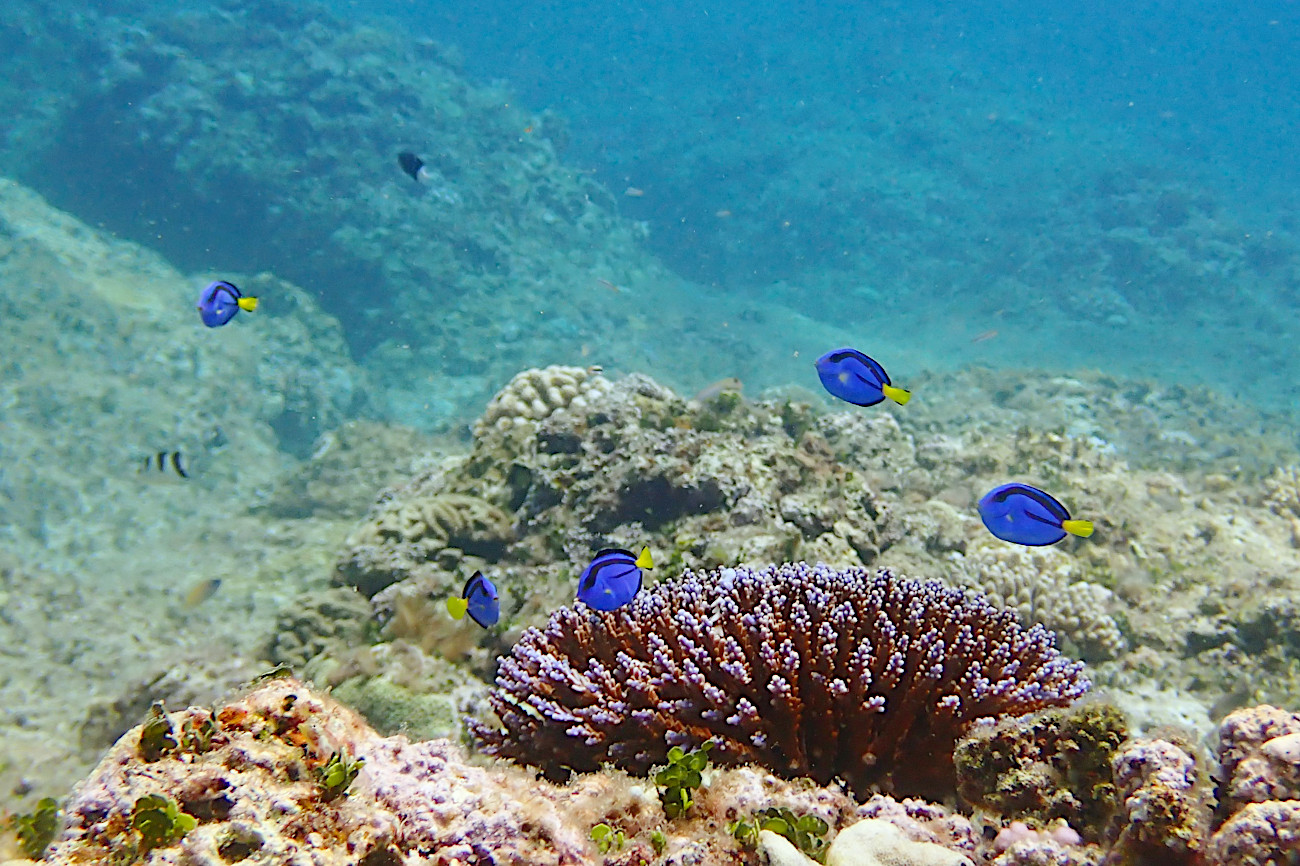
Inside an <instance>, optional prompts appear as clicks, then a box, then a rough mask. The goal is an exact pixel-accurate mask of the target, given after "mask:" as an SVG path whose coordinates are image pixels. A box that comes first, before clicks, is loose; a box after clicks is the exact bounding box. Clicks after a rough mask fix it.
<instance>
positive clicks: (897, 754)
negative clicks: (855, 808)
mask: <svg viewBox="0 0 1300 866" xmlns="http://www.w3.org/2000/svg"><path fill="white" fill-rule="evenodd" d="M1087 688H1088V682H1087V680H1086V679H1085V678H1084V677H1083V673H1082V666H1081V665H1080V664H1078V663H1075V662H1070V661H1068V660H1067V659H1065V658H1064V657H1062V656H1061V655H1060V654H1059V653H1057V651H1056V650H1055V649H1054V648H1053V646H1052V640H1051V637H1050V634H1049V633H1048V632H1046V631H1045V630H1043V629H1042V628H1041V627H1034V628H1031V629H1027V630H1026V629H1023V628H1021V626H1020V625H1019V624H1018V622H1017V621H1016V618H1015V616H1014V614H1011V613H1008V612H1006V611H1003V610H999V609H997V608H994V607H993V606H991V605H989V604H988V603H987V602H986V601H985V600H984V599H983V598H982V597H980V596H977V595H973V594H967V593H964V592H963V591H961V590H955V589H950V588H946V587H944V586H943V585H942V584H940V583H938V582H921V581H914V580H908V579H905V578H900V577H896V576H894V575H893V574H891V573H890V572H888V571H881V572H880V573H879V574H877V575H874V576H872V575H871V574H869V573H868V572H866V571H863V570H861V569H858V570H848V571H835V570H833V569H830V568H827V567H825V566H818V567H810V566H807V565H803V564H794V565H785V566H781V567H779V568H776V567H772V568H767V569H762V570H751V569H747V568H734V569H731V568H728V569H720V570H717V571H714V572H706V573H692V572H687V573H686V574H684V575H683V576H682V577H681V578H680V579H678V580H670V581H665V582H662V583H660V584H658V585H657V586H656V587H655V588H654V589H652V590H651V591H649V592H647V593H643V594H642V595H641V596H639V597H638V598H637V599H635V600H634V601H633V603H632V604H631V605H630V606H628V607H625V608H622V609H620V610H617V611H613V612H610V613H596V612H593V611H590V610H587V609H586V608H583V607H579V608H577V609H571V608H562V609H560V610H559V611H557V612H556V613H555V614H554V615H553V616H552V617H551V620H550V622H549V623H548V624H547V626H546V627H545V629H533V630H530V631H528V632H526V633H525V635H524V636H523V638H522V639H521V640H520V641H519V643H518V644H516V645H515V647H514V649H513V650H512V651H511V653H510V655H509V656H508V657H506V658H505V659H503V660H502V663H501V667H500V673H499V674H498V677H497V689H496V690H495V691H494V692H493V695H492V700H493V706H494V709H495V710H496V712H497V715H498V716H499V717H500V719H501V720H502V722H503V723H504V726H505V727H504V730H500V729H494V728H490V727H487V726H484V725H478V726H477V727H476V729H475V730H476V733H477V736H478V738H479V739H480V741H482V742H483V743H484V744H485V745H486V747H487V750H488V751H489V752H491V753H493V754H497V755H503V756H508V757H512V758H516V759H519V760H522V761H525V762H528V763H532V764H536V765H538V766H541V767H542V768H544V769H545V770H546V771H547V772H548V773H550V774H551V775H560V774H562V773H563V772H564V771H565V770H566V769H569V768H572V769H576V770H582V771H590V770H594V769H596V768H597V767H598V766H599V765H600V764H602V763H606V762H608V763H612V764H614V765H615V766H618V767H622V768H625V769H628V770H631V771H634V772H645V771H646V770H647V769H648V768H649V767H650V766H651V765H652V764H655V763H661V762H663V761H664V759H665V755H666V752H667V748H668V747H669V746H672V745H682V746H687V745H689V746H698V745H700V744H702V743H704V742H706V741H708V740H709V739H713V740H714V741H715V743H716V748H715V750H714V752H713V756H714V759H715V760H717V761H718V762H719V763H722V764H737V763H751V762H756V763H759V764H760V765H762V766H765V767H768V768H769V769H771V770H772V771H774V772H776V773H778V774H781V775H787V776H811V777H812V778H813V779H815V780H818V781H820V782H823V783H825V782H828V781H830V780H831V779H832V778H835V777H841V778H843V779H845V780H846V781H847V782H848V783H849V785H850V786H851V787H853V788H854V789H855V790H858V791H861V792H865V791H866V790H867V789H868V786H870V785H873V784H879V785H883V786H885V787H887V788H888V789H890V790H894V791H901V792H904V793H909V792H918V791H930V792H934V791H936V790H938V791H942V790H944V789H945V788H946V787H950V785H951V780H952V774H953V768H952V762H951V755H952V748H953V744H954V743H955V741H956V739H957V738H958V737H959V736H960V735H961V734H962V733H964V732H965V731H966V729H967V728H969V726H970V725H971V724H972V723H973V722H974V721H975V720H976V719H980V718H985V717H990V716H1002V715H1021V714H1024V713H1028V712H1032V711H1034V710H1037V709H1041V708H1043V707H1049V706H1060V705H1064V704H1068V703H1070V702H1071V701H1073V700H1074V699H1075V698H1077V697H1079V696H1080V695H1082V694H1083V693H1084V692H1085V691H1086V690H1087Z"/></svg>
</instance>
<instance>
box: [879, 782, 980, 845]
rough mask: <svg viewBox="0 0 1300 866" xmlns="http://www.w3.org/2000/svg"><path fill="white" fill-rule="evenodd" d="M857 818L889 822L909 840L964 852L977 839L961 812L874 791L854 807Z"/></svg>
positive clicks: (972, 828)
mask: <svg viewBox="0 0 1300 866" xmlns="http://www.w3.org/2000/svg"><path fill="white" fill-rule="evenodd" d="M857 817H858V818H861V819H867V818H878V819H881V820H885V821H889V822H890V823H891V824H893V825H895V826H896V827H898V828H899V829H900V830H902V831H903V832H904V833H905V834H906V835H907V837H908V838H909V839H911V840H912V841H913V842H932V843H935V844H938V845H942V846H944V847H945V848H948V849H950V850H953V851H959V852H961V853H963V854H967V855H970V854H972V853H973V852H974V851H975V847H976V843H977V840H978V835H977V834H976V832H975V828H974V827H972V826H971V823H970V820H969V819H968V818H966V817H965V816H964V815H955V814H953V813H952V812H949V811H948V810H947V809H945V808H944V807H943V806H940V805H937V804H935V803H929V802H926V801H925V800H918V799H915V798H912V797H908V798H905V799H903V800H895V799H894V798H893V797H890V796H887V795H885V794H876V795H874V796H872V797H871V799H869V800H867V801H866V802H865V803H863V804H862V805H861V806H859V807H858V810H857Z"/></svg>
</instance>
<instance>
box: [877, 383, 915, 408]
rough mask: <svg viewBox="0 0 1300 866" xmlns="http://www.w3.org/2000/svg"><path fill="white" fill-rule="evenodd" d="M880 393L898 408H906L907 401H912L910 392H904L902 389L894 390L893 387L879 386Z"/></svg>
mask: <svg viewBox="0 0 1300 866" xmlns="http://www.w3.org/2000/svg"><path fill="white" fill-rule="evenodd" d="M880 393H882V394H884V395H885V396H886V397H888V398H889V399H891V400H893V401H894V402H895V403H897V404H898V405H900V406H906V405H907V401H908V400H911V399H912V392H911V391H904V390H903V389H902V388H895V387H894V386H893V385H881V386H880Z"/></svg>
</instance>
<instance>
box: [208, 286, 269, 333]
mask: <svg viewBox="0 0 1300 866" xmlns="http://www.w3.org/2000/svg"><path fill="white" fill-rule="evenodd" d="M256 309H257V298H250V297H244V294H243V292H241V291H239V288H238V287H237V286H236V285H235V284H234V283H231V282H227V281H226V280H217V281H216V282H215V283H212V284H210V285H209V286H208V287H207V288H206V289H204V290H203V294H201V295H199V318H201V319H202V320H203V324H205V325H207V326H208V327H209V328H220V327H221V326H222V325H224V324H225V323H226V322H229V321H230V320H231V319H233V318H235V313H238V312H239V311H240V310H243V311H244V312H246V313H251V312H253V310H256Z"/></svg>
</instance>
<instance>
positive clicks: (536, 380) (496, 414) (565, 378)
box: [474, 366, 609, 436]
mask: <svg viewBox="0 0 1300 866" xmlns="http://www.w3.org/2000/svg"><path fill="white" fill-rule="evenodd" d="M608 387H609V381H608V380H607V379H605V377H603V376H601V375H599V374H598V372H597V370H593V369H588V368H585V367H561V366H551V367H542V368H541V369H533V370H524V371H523V372H522V373H519V374H518V375H516V376H515V377H514V378H513V379H511V380H510V381H509V382H507V383H506V386H505V387H504V388H502V389H501V390H500V391H499V392H498V393H497V395H496V396H495V397H493V398H492V402H490V403H488V407H487V410H486V411H485V412H484V413H483V416H482V417H481V418H479V419H478V421H476V422H475V424H474V435H475V436H482V435H483V434H484V432H486V431H487V430H488V429H489V428H492V427H495V428H497V429H498V430H508V429H509V428H510V427H513V426H517V425H520V424H526V423H528V422H530V421H532V422H537V421H541V420H542V419H544V418H548V417H550V415H551V413H552V412H554V411H555V410H557V409H564V408H566V407H569V406H572V407H573V408H575V409H585V408H586V407H587V404H588V403H589V402H591V400H592V399H593V398H595V397H598V396H599V395H600V394H601V393H603V392H604V391H605V390H606V389H607V388H608Z"/></svg>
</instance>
